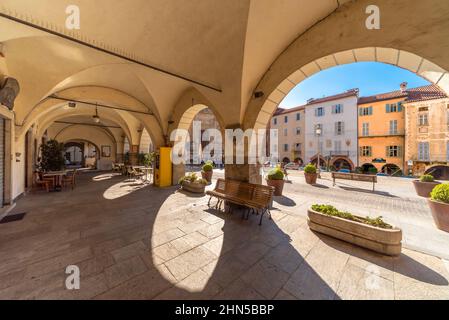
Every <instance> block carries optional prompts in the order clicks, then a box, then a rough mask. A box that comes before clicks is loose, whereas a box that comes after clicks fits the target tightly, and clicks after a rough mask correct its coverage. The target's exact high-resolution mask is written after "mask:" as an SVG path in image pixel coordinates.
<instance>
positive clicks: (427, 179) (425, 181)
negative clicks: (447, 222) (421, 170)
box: [413, 174, 440, 198]
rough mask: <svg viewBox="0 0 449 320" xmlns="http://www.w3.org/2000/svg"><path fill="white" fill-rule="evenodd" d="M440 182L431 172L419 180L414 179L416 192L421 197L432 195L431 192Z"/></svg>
mask: <svg viewBox="0 0 449 320" xmlns="http://www.w3.org/2000/svg"><path fill="white" fill-rule="evenodd" d="M439 184H440V182H438V181H435V179H434V177H433V176H432V175H431V174H425V175H422V176H421V177H420V178H419V180H413V186H414V187H415V190H416V193H417V194H418V195H419V196H421V197H426V198H428V197H430V193H431V192H432V190H433V188H434V187H435V186H436V185H439Z"/></svg>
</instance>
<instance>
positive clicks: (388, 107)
mask: <svg viewBox="0 0 449 320" xmlns="http://www.w3.org/2000/svg"><path fill="white" fill-rule="evenodd" d="M385 112H386V113H390V104H389V103H387V105H386V106H385Z"/></svg>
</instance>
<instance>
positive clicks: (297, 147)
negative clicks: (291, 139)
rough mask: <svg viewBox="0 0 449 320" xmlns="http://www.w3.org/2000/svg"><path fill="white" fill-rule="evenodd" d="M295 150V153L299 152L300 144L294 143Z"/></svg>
mask: <svg viewBox="0 0 449 320" xmlns="http://www.w3.org/2000/svg"><path fill="white" fill-rule="evenodd" d="M295 150H296V151H301V144H300V143H295Z"/></svg>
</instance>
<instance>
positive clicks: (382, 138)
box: [358, 91, 407, 175]
mask: <svg viewBox="0 0 449 320" xmlns="http://www.w3.org/2000/svg"><path fill="white" fill-rule="evenodd" d="M406 97H407V93H406V92H405V91H395V92H390V93H386V94H380V95H376V96H370V97H362V98H360V99H359V105H358V136H359V139H358V140H359V161H358V162H359V166H360V167H361V168H362V170H363V171H364V172H369V170H370V168H373V167H375V168H376V169H377V172H383V173H386V174H389V175H391V174H397V175H400V174H402V172H403V170H404V159H405V158H404V145H405V112H404V107H403V103H404V101H405V99H406ZM371 170H372V169H371Z"/></svg>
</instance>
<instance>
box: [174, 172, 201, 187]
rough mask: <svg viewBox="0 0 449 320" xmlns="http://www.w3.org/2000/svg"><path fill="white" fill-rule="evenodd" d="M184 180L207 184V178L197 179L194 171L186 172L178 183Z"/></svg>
mask: <svg viewBox="0 0 449 320" xmlns="http://www.w3.org/2000/svg"><path fill="white" fill-rule="evenodd" d="M184 181H188V182H190V183H202V184H207V183H208V182H207V180H205V179H199V178H198V176H197V174H196V173H194V172H192V173H189V174H186V175H185V176H184V177H181V178H180V179H179V180H178V183H179V184H181V185H182V183H183V182H184Z"/></svg>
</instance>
